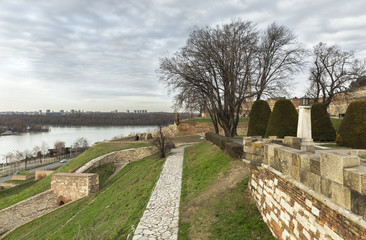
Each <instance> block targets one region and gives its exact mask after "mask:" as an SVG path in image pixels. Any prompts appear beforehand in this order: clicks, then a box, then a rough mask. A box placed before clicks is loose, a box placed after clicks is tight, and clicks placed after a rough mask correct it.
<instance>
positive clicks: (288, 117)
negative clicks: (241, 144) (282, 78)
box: [265, 99, 298, 138]
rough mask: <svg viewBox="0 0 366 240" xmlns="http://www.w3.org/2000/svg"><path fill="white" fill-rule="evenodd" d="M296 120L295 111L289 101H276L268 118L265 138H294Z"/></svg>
mask: <svg viewBox="0 0 366 240" xmlns="http://www.w3.org/2000/svg"><path fill="white" fill-rule="evenodd" d="M297 118H298V116H297V112H296V109H295V107H294V105H293V104H292V102H291V101H290V100H287V99H280V100H278V101H277V102H276V103H275V106H274V108H273V112H272V113H271V116H270V118H269V121H268V126H267V131H266V135H265V137H268V136H277V137H279V138H283V137H284V136H296V132H297Z"/></svg>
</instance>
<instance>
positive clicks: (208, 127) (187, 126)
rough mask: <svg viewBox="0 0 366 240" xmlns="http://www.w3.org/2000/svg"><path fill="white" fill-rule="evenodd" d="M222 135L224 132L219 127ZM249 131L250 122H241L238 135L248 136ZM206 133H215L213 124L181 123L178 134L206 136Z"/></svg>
mask: <svg viewBox="0 0 366 240" xmlns="http://www.w3.org/2000/svg"><path fill="white" fill-rule="evenodd" d="M219 131H220V134H221V135H225V134H224V130H223V129H222V128H221V127H219ZM247 131H248V122H239V123H238V127H237V133H238V135H246V134H247ZM206 132H215V128H214V126H213V124H212V123H211V122H180V123H179V125H178V134H179V135H180V136H185V135H200V136H204V135H205V133H206Z"/></svg>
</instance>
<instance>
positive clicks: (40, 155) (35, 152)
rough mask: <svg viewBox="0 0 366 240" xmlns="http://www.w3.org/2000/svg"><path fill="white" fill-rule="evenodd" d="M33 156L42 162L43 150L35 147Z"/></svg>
mask: <svg viewBox="0 0 366 240" xmlns="http://www.w3.org/2000/svg"><path fill="white" fill-rule="evenodd" d="M32 155H33V157H35V158H36V159H37V158H38V157H39V161H40V162H41V157H42V154H41V148H40V147H39V146H34V147H33V149H32Z"/></svg>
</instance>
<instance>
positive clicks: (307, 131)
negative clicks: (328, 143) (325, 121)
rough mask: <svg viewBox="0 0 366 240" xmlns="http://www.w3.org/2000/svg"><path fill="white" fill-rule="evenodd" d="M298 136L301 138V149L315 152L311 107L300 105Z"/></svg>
mask: <svg viewBox="0 0 366 240" xmlns="http://www.w3.org/2000/svg"><path fill="white" fill-rule="evenodd" d="M297 137H298V138H301V145H300V149H301V150H303V151H307V152H315V146H314V142H313V139H312V136H311V107H310V106H299V121H298V124H297Z"/></svg>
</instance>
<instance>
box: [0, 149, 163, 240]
mask: <svg viewBox="0 0 366 240" xmlns="http://www.w3.org/2000/svg"><path fill="white" fill-rule="evenodd" d="M164 161H165V159H159V158H158V155H157V154H154V155H152V156H150V157H147V158H145V159H143V160H141V161H136V162H131V163H129V164H128V165H126V166H125V167H124V168H123V169H122V170H121V171H120V172H119V173H118V174H116V175H115V176H114V177H113V178H112V179H111V180H110V181H108V182H107V183H106V185H105V186H104V187H103V188H102V189H101V190H100V191H99V192H98V193H97V194H94V195H92V196H89V197H87V198H84V199H81V200H78V201H75V202H73V203H70V204H68V205H65V206H63V207H62V208H59V209H57V210H55V211H53V212H51V213H49V214H47V215H45V216H43V217H41V218H39V219H36V220H34V221H32V222H30V223H28V224H26V225H23V226H21V227H19V228H18V229H16V230H15V231H13V232H12V233H10V234H9V235H8V236H6V237H5V238H4V239H20V238H24V239H126V238H127V236H128V235H129V234H131V233H132V232H133V231H132V227H137V224H138V222H139V220H140V218H141V217H142V214H143V212H144V210H145V207H146V205H147V203H148V201H149V197H150V194H151V192H152V189H153V187H154V186H155V184H156V181H157V180H158V178H159V175H160V172H161V170H162V166H163V163H164ZM130 239H132V238H130Z"/></svg>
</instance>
